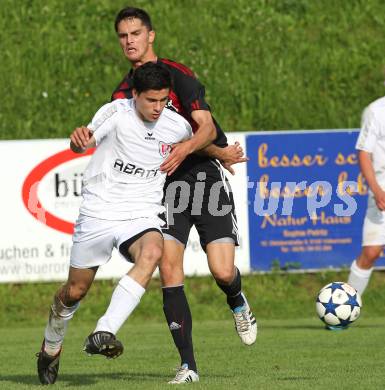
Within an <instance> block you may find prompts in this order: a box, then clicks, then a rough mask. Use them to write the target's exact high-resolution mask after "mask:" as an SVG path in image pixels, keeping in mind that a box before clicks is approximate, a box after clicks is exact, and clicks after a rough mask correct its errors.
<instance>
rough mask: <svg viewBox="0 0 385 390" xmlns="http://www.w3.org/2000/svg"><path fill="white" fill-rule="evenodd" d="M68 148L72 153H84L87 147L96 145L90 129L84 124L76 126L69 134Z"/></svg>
mask: <svg viewBox="0 0 385 390" xmlns="http://www.w3.org/2000/svg"><path fill="white" fill-rule="evenodd" d="M70 140H71V143H70V148H71V150H72V151H73V152H74V153H84V152H85V151H86V150H87V149H89V148H93V147H95V146H96V140H95V137H94V136H93V134H92V131H91V130H90V129H89V128H88V127H85V126H81V127H77V128H76V129H75V130H74V131H73V132H72V133H71V135H70Z"/></svg>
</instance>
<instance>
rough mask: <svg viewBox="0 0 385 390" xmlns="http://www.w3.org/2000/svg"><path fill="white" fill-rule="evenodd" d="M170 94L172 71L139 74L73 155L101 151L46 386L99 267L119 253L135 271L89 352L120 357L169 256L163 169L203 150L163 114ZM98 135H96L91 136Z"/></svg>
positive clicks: (75, 137) (180, 121) (53, 327)
mask: <svg viewBox="0 0 385 390" xmlns="http://www.w3.org/2000/svg"><path fill="white" fill-rule="evenodd" d="M170 87H171V76H170V73H169V71H168V70H167V69H166V68H165V67H164V66H162V65H160V64H154V63H151V62H149V63H147V64H145V65H143V66H141V67H140V68H138V69H137V70H136V71H135V75H134V79H133V99H121V100H116V101H114V102H113V103H109V104H106V105H104V106H103V107H102V108H101V109H100V110H99V111H98V112H97V113H96V115H95V116H94V118H93V119H92V122H91V123H90V125H89V126H88V128H86V127H84V132H83V134H82V136H81V137H79V132H78V131H76V130H75V131H74V132H73V133H72V135H71V149H72V150H73V151H74V152H78V153H79V152H84V151H85V150H86V149H87V148H90V147H94V146H96V151H95V153H94V154H93V156H92V157H91V161H90V163H89V165H88V166H87V168H86V171H85V173H84V185H83V189H82V195H83V202H82V204H81V207H80V215H79V218H78V220H77V222H76V224H75V231H74V235H73V246H72V250H71V256H70V269H69V275H68V280H67V282H66V283H65V285H64V286H63V287H61V288H60V289H59V290H58V291H57V293H56V295H55V297H54V300H53V303H52V306H51V310H50V313H49V320H48V323H47V326H46V329H45V333H44V340H43V344H42V347H41V351H40V352H39V353H38V354H37V357H38V362H37V368H38V375H39V379H40V382H41V383H42V384H52V383H54V382H55V381H56V378H57V375H58V370H59V358H60V352H61V349H62V343H63V340H64V335H65V332H66V328H67V325H68V322H69V320H70V319H71V318H72V317H73V315H74V313H75V311H76V309H77V308H78V306H79V302H80V300H81V299H82V298H83V297H84V296H85V295H86V293H87V291H88V289H89V288H90V286H91V284H92V282H93V280H94V277H95V274H96V272H97V269H98V267H99V266H101V265H103V264H105V263H107V262H108V261H109V259H110V257H111V252H112V250H113V248H114V247H115V248H117V249H118V250H119V251H120V253H121V254H122V255H123V256H124V257H125V258H126V259H127V260H128V261H131V262H133V263H134V266H133V267H132V268H131V269H130V271H129V272H128V274H127V275H125V276H123V277H122V279H121V280H120V281H119V283H118V285H117V287H116V288H115V290H114V292H113V295H112V298H111V303H110V305H109V307H108V309H107V312H106V314H108V321H107V320H106V317H105V316H103V317H102V318H101V319H100V320H99V321H98V323H97V326H96V329H95V331H94V332H93V333H92V334H91V335H90V336H89V337H88V339H87V340H88V343H87V344H86V348H85V349H86V351H87V352H89V353H99V354H102V355H104V356H107V357H110V356H114V357H115V356H119V355H120V354H121V353H122V351H123V347H122V345H121V343H120V342H119V341H118V340H116V338H115V334H116V333H117V332H118V330H119V328H120V327H121V325H122V324H123V323H124V321H125V320H126V319H127V318H128V316H129V315H130V314H131V312H132V311H133V310H134V309H135V307H136V306H137V305H138V303H139V301H140V299H141V297H142V295H143V294H144V292H145V289H146V287H147V285H148V283H149V281H150V278H151V276H152V274H153V272H154V270H155V268H156V266H157V265H158V262H159V260H160V258H161V255H162V249H163V236H162V233H161V225H162V224H163V222H162V220H161V219H160V218H159V217H158V215H159V214H160V213H162V212H163V211H164V209H163V206H162V197H163V185H164V182H165V178H166V174H165V173H163V172H161V170H160V169H159V168H160V165H161V164H162V163H163V162H164V160H165V159H166V158H167V156H168V153H169V151H170V149H171V148H172V145H173V144H176V143H179V142H181V141H184V140H185V143H189V145H188V149H191V150H194V149H199V148H200V147H202V146H204V145H202V144H201V143H202V142H201V141H200V140H199V139H197V137H195V136H194V137H192V138H191V126H190V124H189V123H188V122H187V121H186V120H185V119H184V118H183V117H182V116H180V115H179V114H177V113H175V112H172V111H170V110H163V109H164V107H165V105H166V103H167V100H168V94H169V90H170ZM89 129H90V130H91V131H92V133H90V130H89Z"/></svg>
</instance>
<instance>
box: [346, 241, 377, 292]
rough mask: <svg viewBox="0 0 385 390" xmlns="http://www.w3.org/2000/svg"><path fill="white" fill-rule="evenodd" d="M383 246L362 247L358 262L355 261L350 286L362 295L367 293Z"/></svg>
mask: <svg viewBox="0 0 385 390" xmlns="http://www.w3.org/2000/svg"><path fill="white" fill-rule="evenodd" d="M382 249H383V246H379V245H373V246H364V247H362V250H361V253H360V255H359V256H358V258H357V260H354V261H353V263H352V265H351V267H350V273H349V278H348V284H350V285H351V286H352V287H354V288H355V289H356V290H357V291H358V292H359V293H360V294H361V295H362V294H363V292H364V291H365V289H366V287H367V285H368V283H369V279H370V276H371V274H372V271H373V265H374V262H375V261H376V260H377V259H378V258H379V256H380V255H381V252H382Z"/></svg>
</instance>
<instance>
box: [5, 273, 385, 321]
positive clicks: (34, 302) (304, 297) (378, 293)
mask: <svg viewBox="0 0 385 390" xmlns="http://www.w3.org/2000/svg"><path fill="white" fill-rule="evenodd" d="M346 279H347V271H344V272H332V271H330V272H320V273H317V274H293V273H282V274H281V273H271V274H266V275H247V276H244V277H243V278H242V286H243V290H244V292H245V293H246V295H247V297H248V300H249V302H250V305H251V306H252V307H253V308H254V312H255V314H256V315H257V317H261V318H268V319H284V318H285V319H295V318H303V317H308V318H311V317H313V316H314V315H315V297H316V294H317V292H318V291H319V290H320V289H321V287H323V286H324V285H325V284H327V283H329V282H331V281H341V280H342V281H343V280H346ZM384 283H385V272H374V274H373V276H372V279H371V281H370V285H369V288H368V290H367V291H366V292H365V296H364V310H365V312H366V313H367V314H366V315H367V316H369V317H385V306H384V305H379V304H378V302H384V301H385V290H384V288H383V286H384ZM115 285H116V281H111V280H108V281H96V282H95V283H94V284H93V286H92V287H91V290H90V292H89V294H88V295H87V297H86V298H85V299H84V300H83V302H82V304H81V306H80V309H79V311H78V312H77V313H76V315H75V317H74V320H73V321H74V322H75V323H76V324H81V323H83V322H92V323H95V322H96V320H97V319H98V318H99V317H100V316H101V315H102V314H103V313H104V311H105V310H106V307H107V305H108V303H109V301H110V297H111V294H112V291H113V289H114V286H115ZM59 286H60V283H24V284H0V302H2V310H1V311H0V327H7V326H11V327H13V326H15V325H17V326H28V325H29V324H31V323H33V324H36V325H39V326H43V325H44V324H45V322H46V319H47V315H48V308H49V306H50V305H51V302H52V297H53V295H54V293H55V291H56V290H57V289H58V288H59ZM185 290H186V294H187V297H188V300H189V303H190V306H191V310H192V313H193V317H194V319H195V320H196V321H207V320H213V319H219V320H225V319H227V318H228V313H227V310H226V309H224V307H226V306H225V305H226V303H225V298H224V295H223V293H222V291H221V290H220V289H219V288H218V287H217V285H216V284H215V282H214V281H213V279H212V278H211V277H195V278H186V282H185ZM143 321H145V322H147V321H150V322H163V321H164V315H163V311H162V295H161V291H160V282H159V279H154V280H153V281H152V282H151V284H150V287H149V289H148V291H147V292H146V294H145V295H144V297H143V298H142V301H141V303H140V305H139V306H138V308H137V309H136V310H135V312H134V314H133V316H132V318H131V322H133V323H135V324H138V323H142V322H143Z"/></svg>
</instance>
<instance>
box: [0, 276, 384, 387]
mask: <svg viewBox="0 0 385 390" xmlns="http://www.w3.org/2000/svg"><path fill="white" fill-rule="evenodd" d="M346 277H347V272H346V271H344V272H327V273H318V274H288V273H286V274H285V273H284V274H280V273H271V274H266V275H250V276H245V277H244V278H243V286H244V287H243V289H244V291H245V292H246V294H247V296H248V298H249V301H250V304H251V306H252V308H253V311H254V313H255V314H256V317H257V319H258V325H259V335H258V338H257V343H256V344H255V345H254V346H253V347H245V346H243V345H241V343H240V341H239V339H238V336H237V335H236V333H235V331H234V329H233V323H232V320H231V316H230V314H229V312H228V310H227V309H226V306H225V303H224V297H223V295H222V293H221V292H220V290H219V289H218V288H217V287H216V285H215V283H214V282H213V281H212V279H211V278H209V277H201V278H187V279H186V292H187V296H188V298H189V302H190V306H191V311H192V314H193V318H194V326H193V328H194V329H193V335H194V342H195V352H196V357H197V362H198V369H199V373H200V375H201V382H200V383H199V384H194V385H193V387H194V388H205V389H224V388H226V387H231V388H235V389H262V390H265V389H268V390H270V389H273V390H275V389H295V390H300V389H306V390H308V389H310V388H311V389H312V390H314V389H331V388H340V389H359V390H366V389H370V390H372V389H383V388H384V380H383V366H384V363H383V362H384V361H385V349H384V348H383V340H384V339H385V308H384V305H383V302H384V301H385V291H384V290H385V289H384V288H383V286H384V283H385V273H384V272H375V273H374V274H373V277H372V280H371V283H370V285H369V288H368V290H367V291H366V292H365V295H364V297H363V298H364V299H363V310H362V316H361V318H359V320H358V321H357V323H356V324H354V325H353V326H352V327H351V328H350V329H348V330H346V331H341V332H330V331H326V330H324V329H323V325H322V323H321V321H320V320H319V319H318V318H316V314H315V296H316V293H317V291H318V290H319V289H320V288H321V287H322V286H323V285H324V284H326V283H328V282H330V281H336V280H346ZM58 285H59V284H58V283H39V284H23V285H5V284H3V285H0V302H2V311H1V313H0V335H1V337H0V367H1V371H0V389H7V390H8V389H11V390H12V389H30V388H36V387H37V386H38V380H37V376H36V358H35V357H34V353H35V352H37V351H38V350H39V347H40V343H41V340H42V337H43V331H44V326H45V322H46V318H47V315H48V308H49V304H50V302H51V300H52V295H53V293H54V291H55V290H56V288H57V287H58ZM114 285H115V282H114V281H97V282H95V284H94V286H93V287H92V289H91V291H90V293H89V295H88V296H87V297H86V299H85V301H84V302H83V303H82V305H81V307H80V309H79V311H78V312H77V313H76V315H75V317H74V319H73V320H72V321H71V324H70V327H69V331H68V334H67V337H66V340H65V344H64V352H63V356H62V361H61V369H60V377H59V380H58V382H57V384H56V387H57V388H58V389H61V388H74V387H76V388H83V389H88V388H90V389H91V388H92V389H106V388H108V389H110V390H113V389H127V388H130V389H131V388H133V389H136V388H138V389H139V388H140V389H157V388H169V387H168V386H167V385H166V382H167V380H169V379H170V378H171V377H172V376H173V374H174V372H173V368H174V367H176V366H177V365H178V363H179V361H178V358H177V353H176V351H174V347H173V344H172V340H171V336H170V334H169V331H168V329H167V327H166V325H165V323H164V317H163V312H162V304H161V294H160V291H159V286H160V285H159V280H158V279H155V280H153V281H152V283H151V285H150V288H149V291H148V292H147V293H146V294H145V295H144V297H143V299H142V302H141V304H140V305H139V307H138V308H137V310H136V311H135V312H134V314H133V316H132V317H130V319H129V321H128V322H127V323H126V324H125V325H124V327H123V328H122V329H121V331H120V333H119V338H120V339H121V340H122V341H123V343H124V345H125V353H124V354H123V356H121V357H120V358H119V359H116V360H114V361H108V360H105V359H104V358H101V357H99V356H93V357H90V358H88V357H87V356H86V355H84V353H82V352H81V349H82V345H83V341H84V339H85V337H86V336H87V335H88V334H89V333H90V332H91V331H92V330H93V328H94V326H95V322H96V319H97V318H98V317H99V316H100V315H101V314H102V313H103V312H104V311H105V308H106V305H107V303H108V302H109V299H110V295H111V292H112V290H113V287H114Z"/></svg>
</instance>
